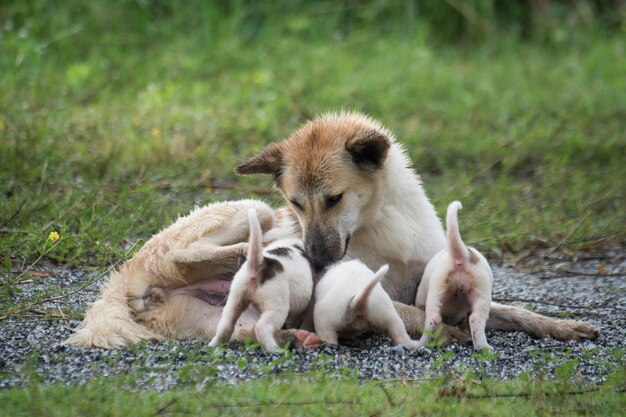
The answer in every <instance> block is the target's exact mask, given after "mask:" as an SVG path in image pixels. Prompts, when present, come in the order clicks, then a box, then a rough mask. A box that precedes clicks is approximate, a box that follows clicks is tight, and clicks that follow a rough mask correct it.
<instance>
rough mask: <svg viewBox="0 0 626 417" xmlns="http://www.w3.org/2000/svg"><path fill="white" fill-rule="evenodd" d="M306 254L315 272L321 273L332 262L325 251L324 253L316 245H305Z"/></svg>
mask: <svg viewBox="0 0 626 417" xmlns="http://www.w3.org/2000/svg"><path fill="white" fill-rule="evenodd" d="M306 252H307V254H308V255H309V258H310V259H311V263H312V264H313V268H314V269H315V272H319V271H321V270H322V269H324V268H325V267H327V266H328V265H330V264H331V262H332V260H331V259H330V257H329V256H328V254H327V253H326V251H324V250H323V248H321V247H320V246H318V245H316V244H308V245H306Z"/></svg>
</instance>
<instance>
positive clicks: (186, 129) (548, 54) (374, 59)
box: [0, 2, 626, 266]
mask: <svg viewBox="0 0 626 417" xmlns="http://www.w3.org/2000/svg"><path fill="white" fill-rule="evenodd" d="M42 4H47V6H46V7H44V6H41V5H42ZM80 4H82V3H79V5H80ZM36 5H39V6H41V7H39V8H40V9H42V10H38V9H37V7H35V6H36ZM68 5H70V6H72V7H70V6H68V7H67V8H65V9H63V8H61V9H55V8H54V7H52V6H51V5H49V4H48V3H46V2H41V3H38V2H36V3H35V6H33V7H32V9H35V10H26V11H23V10H22V9H28V8H27V6H24V5H22V6H18V5H12V7H11V6H5V7H4V8H2V9H0V10H1V11H2V15H3V16H4V17H5V18H6V20H7V21H11V22H12V23H11V25H12V26H11V25H8V26H7V25H5V30H4V31H3V32H1V33H2V38H0V40H2V41H3V50H2V54H1V55H0V70H1V73H2V76H1V77H0V109H2V110H0V178H2V179H3V180H2V182H0V226H1V227H0V234H1V236H2V239H1V241H0V257H1V258H2V261H3V263H4V264H5V265H7V266H10V265H12V264H14V263H20V262H21V261H22V259H26V260H33V259H34V258H36V257H37V256H38V254H40V253H41V252H42V251H43V250H44V246H45V244H46V243H45V242H46V239H47V237H48V234H49V232H50V231H53V230H55V231H58V232H59V233H60V234H61V239H62V240H61V243H60V244H59V245H58V247H56V248H55V249H54V250H53V251H51V252H50V253H48V254H47V258H48V259H52V260H56V261H59V262H63V263H65V264H70V265H87V264H103V263H106V262H112V261H114V260H117V259H119V258H120V256H122V255H123V254H124V247H125V246H127V244H125V242H128V241H133V242H134V241H137V239H140V238H146V237H149V236H150V235H151V234H153V233H155V232H157V231H158V230H159V229H161V228H163V227H165V226H167V225H168V224H169V223H171V221H172V220H173V219H175V218H176V216H177V215H178V214H184V213H186V212H187V211H189V210H190V209H191V208H192V207H193V205H194V204H205V203H207V202H211V201H215V200H221V199H225V198H239V197H248V196H259V195H258V193H255V192H253V191H260V192H261V194H262V196H263V197H264V198H270V199H273V201H275V202H278V201H279V200H278V199H277V198H276V196H273V197H271V196H266V195H265V194H264V193H263V191H264V190H266V191H267V192H269V191H270V187H269V185H270V184H269V181H268V180H267V179H261V178H236V177H234V175H233V174H232V168H233V166H234V165H235V164H236V163H237V162H239V161H241V160H243V159H244V158H246V157H248V156H250V155H252V154H253V153H254V152H256V151H258V150H259V149H261V148H262V147H263V146H264V145H265V144H267V143H269V142H271V141H273V140H276V139H280V138H284V137H285V136H287V135H289V133H290V132H291V131H293V130H294V129H295V128H296V127H297V126H298V125H299V124H300V123H302V122H303V121H305V120H306V119H307V118H309V117H310V116H312V115H315V114H317V113H320V112H323V111H328V110H333V109H339V108H350V109H357V110H362V111H364V112H367V113H369V114H371V115H372V116H374V117H376V118H378V119H380V120H382V121H383V122H384V123H385V124H386V125H387V126H389V127H390V128H391V129H392V130H393V131H394V132H395V133H396V134H397V135H398V137H399V138H401V140H402V141H403V142H404V143H405V144H406V146H407V148H408V150H409V153H410V155H411V157H412V159H413V161H414V162H415V166H416V168H417V170H418V172H419V173H421V174H422V176H423V178H424V180H425V185H426V189H427V191H428V194H429V196H430V197H431V198H432V200H433V201H434V203H435V205H436V206H437V208H438V209H439V212H440V213H441V212H442V211H443V210H444V209H445V206H446V205H447V204H448V203H449V202H450V201H451V200H453V199H460V200H461V201H462V202H463V203H464V207H465V210H464V211H463V213H462V218H461V221H462V225H463V229H464V234H465V236H466V238H467V240H468V241H470V242H473V243H475V244H476V245H477V246H479V247H480V248H481V249H483V250H484V251H485V252H486V253H487V254H488V255H490V256H492V257H494V256H498V255H499V254H501V253H502V252H505V251H507V250H509V251H515V252H517V251H519V250H522V249H524V248H528V247H535V246H536V245H537V244H539V245H543V246H555V245H557V244H559V243H562V245H561V247H563V248H587V247H591V248H594V247H598V246H616V245H620V244H621V243H623V242H624V237H625V236H626V230H625V228H624V222H625V220H626V217H625V215H624V211H623V207H624V203H625V202H626V201H625V196H624V187H623V178H622V176H623V169H624V166H626V156H625V155H626V136H625V133H624V126H625V122H626V96H625V95H624V94H623V92H624V91H625V89H626V79H625V78H624V77H623V74H624V73H626V59H625V55H624V54H625V53H626V51H624V44H625V43H624V40H625V39H626V36H624V32H617V33H613V34H612V35H609V34H605V33H604V32H597V31H589V32H588V35H587V36H584V37H583V36H577V37H575V38H572V39H566V40H564V41H562V42H561V43H560V44H548V45H537V44H532V43H530V44H528V43H522V42H519V41H516V40H515V39H514V37H512V36H508V35H506V33H504V34H503V35H502V39H500V40H498V41H493V42H490V43H487V44H483V45H481V46H474V47H454V46H450V45H442V44H436V43H433V42H431V41H429V40H428V36H427V32H426V31H425V29H422V30H416V31H414V32H416V33H412V34H406V33H404V32H402V31H389V30H388V31H386V32H384V31H382V30H379V29H376V28H375V27H368V28H367V29H369V30H366V29H354V30H353V31H352V32H350V33H349V34H348V35H344V36H340V37H333V36H332V32H331V33H329V30H328V28H327V27H325V26H324V24H328V23H323V22H322V21H320V19H319V18H317V17H316V15H312V16H313V17H310V16H308V17H307V16H306V15H304V16H298V15H296V17H294V18H293V19H288V20H287V23H283V24H282V25H279V26H277V29H275V30H270V29H268V28H267V27H266V26H264V27H265V29H263V30H261V29H259V31H258V33H256V34H250V33H247V32H246V30H247V29H249V27H250V25H249V24H248V25H247V26H246V25H245V24H242V26H241V27H242V29H241V30H237V28H238V27H237V26H236V25H237V24H239V23H241V22H239V23H238V22H237V21H236V19H235V18H234V17H231V19H230V20H226V21H225V22H221V21H219V20H217V22H219V23H220V24H219V25H216V26H215V27H214V26H212V25H207V26H210V27H204V26H202V25H201V24H200V23H199V22H196V20H197V17H196V19H194V20H193V22H194V24H193V25H191V26H190V27H187V26H185V25H184V21H183V22H182V23H181V19H182V16H179V15H176V14H174V15H173V16H170V17H169V18H162V19H160V20H159V19H158V18H156V17H152V18H150V17H149V18H146V17H141V18H140V17H138V14H139V12H137V10H136V7H135V6H133V5H129V4H127V3H125V2H119V3H118V2H115V3H113V4H112V6H111V8H110V10H108V13H104V12H103V10H101V5H99V3H97V2H88V3H86V6H79V5H77V4H76V3H75V2H68ZM207 7H208V6H207ZM209 9H210V8H209ZM211 10H212V9H211ZM211 10H208V9H207V10H203V11H202V12H203V13H207V14H208V13H209V12H211ZM124 12H127V13H129V15H130V17H128V16H126V18H124V16H125V15H124ZM131 12H132V13H135V14H131ZM42 13H50V19H48V20H38V19H35V18H34V17H37V16H38V14H39V15H41V14H42ZM81 13H86V14H85V15H84V16H83V15H81ZM140 16H143V15H140ZM116 17H119V18H120V19H122V22H116V21H115V18H116ZM131 18H134V19H136V22H135V24H134V25H131V23H133V21H132V20H131ZM208 18H212V15H208ZM124 19H125V20H124ZM142 19H143V20H142ZM233 19H235V20H233ZM298 19H300V20H298ZM215 21H216V20H215V19H213V22H215ZM123 22H126V23H128V24H129V26H126V27H124V26H123V25H122V23H123ZM298 22H300V23H298ZM244 23H245V22H244ZM20 25H21V26H20ZM107 25H108V26H107ZM233 25H234V27H233ZM316 25H317V26H316ZM9 27H11V29H10V30H6V28H9ZM315 27H319V28H320V32H319V33H317V32H315V30H314V28H315ZM418 28H421V26H418ZM224 188H225V189H224ZM259 188H260V190H259Z"/></svg>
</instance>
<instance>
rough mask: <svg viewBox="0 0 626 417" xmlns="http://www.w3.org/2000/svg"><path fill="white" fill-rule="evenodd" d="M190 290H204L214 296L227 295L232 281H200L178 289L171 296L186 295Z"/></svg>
mask: <svg viewBox="0 0 626 417" xmlns="http://www.w3.org/2000/svg"><path fill="white" fill-rule="evenodd" d="M189 290H202V291H205V292H208V293H212V294H222V295H227V294H228V291H230V281H226V280H220V279H218V280H213V279H211V280H204V281H198V282H196V283H195V284H192V285H188V286H186V287H181V288H177V289H175V290H173V291H172V292H171V293H170V295H172V296H175V295H179V294H186V293H188V291H189Z"/></svg>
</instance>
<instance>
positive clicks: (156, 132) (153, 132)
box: [150, 127, 161, 139]
mask: <svg viewBox="0 0 626 417" xmlns="http://www.w3.org/2000/svg"><path fill="white" fill-rule="evenodd" d="M150 134H151V135H152V137H154V138H157V139H158V138H160V137H161V129H159V128H158V127H153V128H152V129H151V130H150Z"/></svg>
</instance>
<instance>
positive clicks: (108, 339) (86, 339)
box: [62, 272, 163, 349]
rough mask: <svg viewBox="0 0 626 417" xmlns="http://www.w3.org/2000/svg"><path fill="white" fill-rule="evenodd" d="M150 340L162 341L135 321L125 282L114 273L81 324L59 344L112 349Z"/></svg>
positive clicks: (120, 276) (157, 335) (122, 277)
mask: <svg viewBox="0 0 626 417" xmlns="http://www.w3.org/2000/svg"><path fill="white" fill-rule="evenodd" d="M149 339H158V340H160V339H163V337H162V336H161V335H159V334H157V333H155V332H153V331H152V330H150V329H148V328H147V327H145V326H142V325H141V324H139V323H137V322H136V321H135V320H134V318H133V315H132V311H131V308H130V306H129V305H128V300H127V299H126V283H125V278H124V276H123V275H121V274H120V273H119V272H113V273H112V274H111V276H110V277H109V281H108V282H107V283H106V284H104V286H103V287H102V294H101V295H100V297H99V298H98V300H97V301H96V302H94V303H91V305H90V306H89V310H87V313H86V314H85V318H84V319H83V321H82V323H81V324H80V325H79V326H78V327H77V328H76V331H75V332H74V334H73V335H71V336H70V337H69V338H67V339H66V340H65V341H63V343H62V344H64V345H78V346H83V347H101V348H105V349H114V348H120V347H123V346H125V345H127V344H134V343H139V342H140V341H141V340H149Z"/></svg>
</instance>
